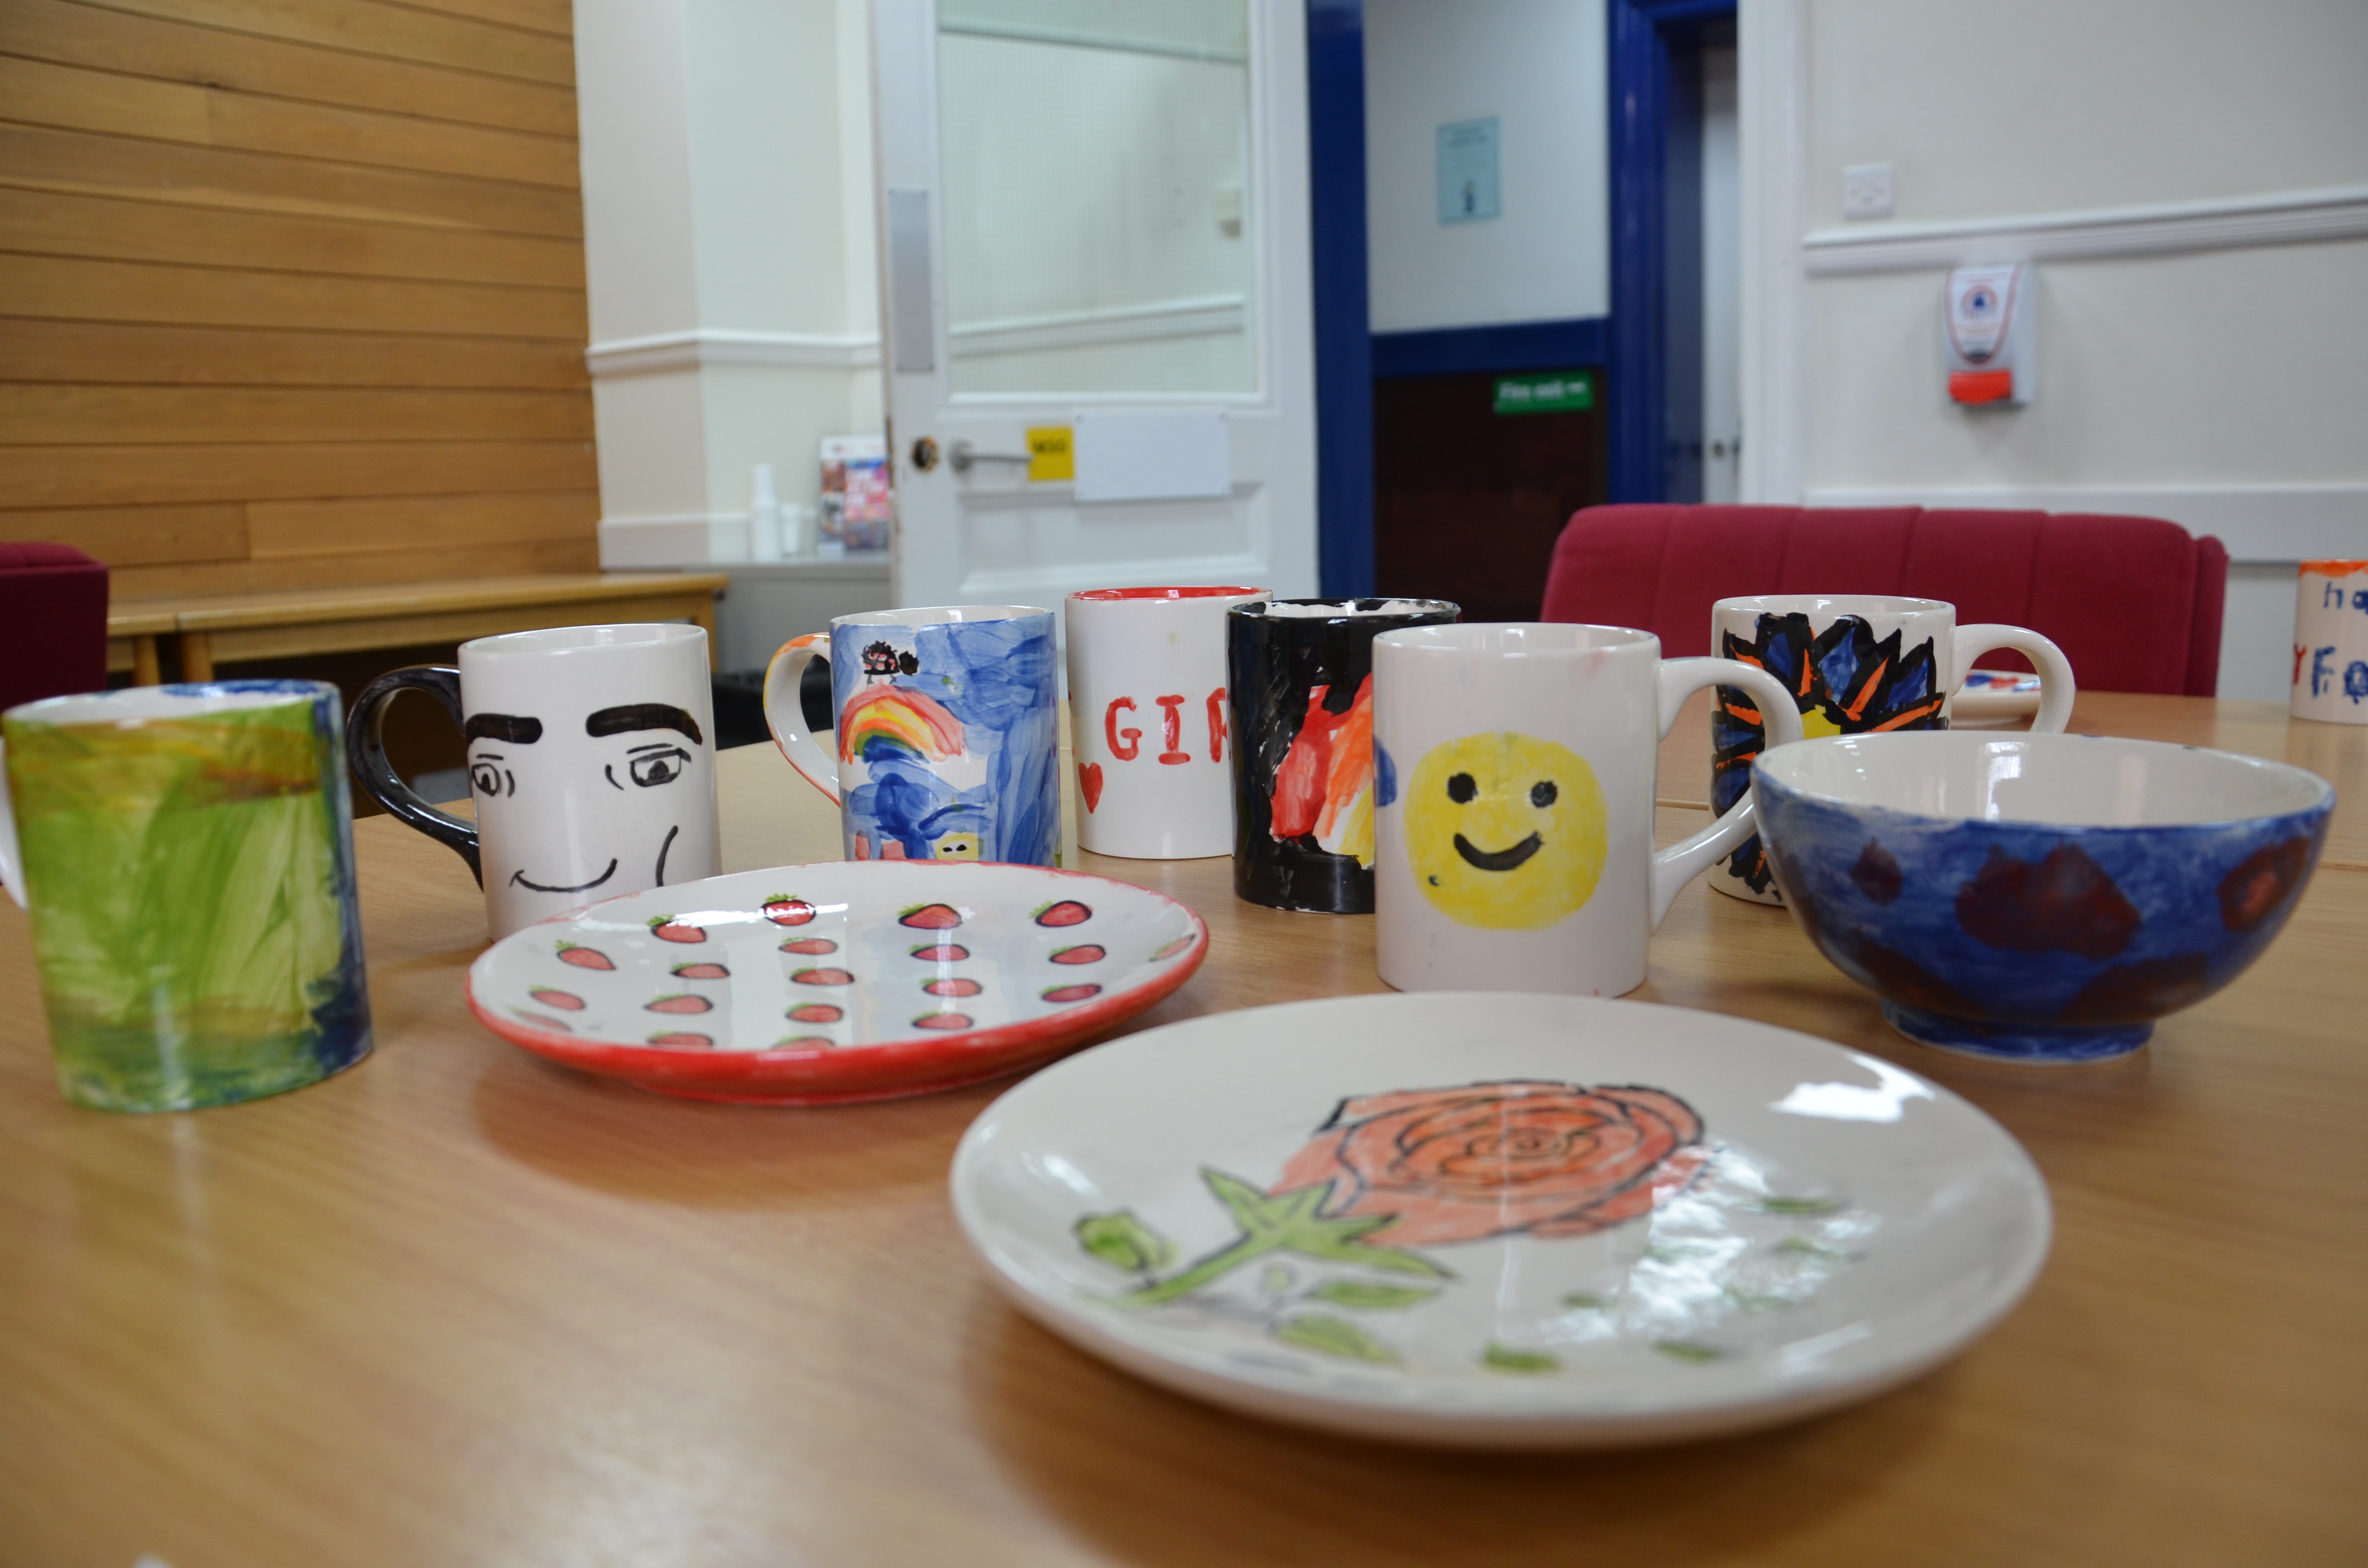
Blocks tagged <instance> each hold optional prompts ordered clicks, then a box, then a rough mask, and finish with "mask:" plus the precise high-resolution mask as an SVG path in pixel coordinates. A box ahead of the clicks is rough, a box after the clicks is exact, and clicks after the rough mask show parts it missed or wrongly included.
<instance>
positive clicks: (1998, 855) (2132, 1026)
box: [1751, 731, 2335, 1062]
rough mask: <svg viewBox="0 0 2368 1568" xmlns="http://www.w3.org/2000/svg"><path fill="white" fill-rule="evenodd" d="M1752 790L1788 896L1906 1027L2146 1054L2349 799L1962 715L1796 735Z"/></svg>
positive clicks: (1988, 1043) (2157, 752)
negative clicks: (2014, 730) (1955, 720)
mask: <svg viewBox="0 0 2368 1568" xmlns="http://www.w3.org/2000/svg"><path fill="white" fill-rule="evenodd" d="M1751 790H1752V799H1753V800H1754V801H1755V802H1757V805H1758V810H1759V833H1760V837H1761V838H1762V839H1763V840H1764V841H1765V843H1766V844H1767V846H1768V858H1769V860H1770V865H1771V866H1772V867H1773V869H1774V870H1775V873H1776V880H1777V882H1778V883H1779V884H1780V885H1781V886H1782V889H1783V891H1784V901H1785V906H1786V907H1787V908H1789V909H1791V910H1792V912H1793V916H1794V918H1796V919H1797V920H1799V921H1800V923H1801V926H1802V929H1804V931H1806V932H1807V933H1808V936H1809V940H1810V941H1811V942H1813V943H1815V944H1816V948H1817V950H1818V951H1820V952H1822V953H1824V954H1825V955H1826V957H1827V958H1828V959H1830V960H1833V962H1834V963H1835V965H1836V966H1837V967H1839V969H1840V970H1841V971H1842V972H1843V973H1845V974H1847V975H1849V976H1850V978H1851V979H1853V980H1855V981H1857V982H1858V983H1861V985H1864V986H1866V987H1868V988H1869V989H1871V990H1873V992H1875V993H1876V994H1878V995H1880V996H1881V997H1882V998H1883V1012H1884V1017H1886V1018H1888V1019H1889V1020H1890V1022H1891V1024H1892V1027H1893V1028H1896V1029H1897V1030H1899V1032H1900V1033H1902V1034H1904V1035H1906V1036H1907V1037H1908V1038H1909V1039H1910V1040H1918V1041H1921V1042H1922V1043H1924V1044H1927V1045H1933V1046H1939V1047H1941V1048H1943V1049H1946V1050H1950V1051H1965V1052H1969V1053H1972V1054H1975V1055H1979V1056H1989V1057H2004V1058H2011V1059H2014V1060H2017V1061H2024V1062H2090V1061H2097V1060H2100V1059H2101V1058H2105V1057H2111V1056H2119V1055H2122V1054H2123V1053H2124V1052H2127V1051H2135V1050H2136V1049H2137V1048H2138V1047H2140V1046H2142V1045H2144V1044H2145V1043H2146V1040H2147V1038H2148V1037H2149V1036H2150V1035H2152V1034H2153V1032H2154V1023H2155V1020H2156V1019H2157V1018H2160V1017H2164V1016H2165V1015H2167V1014H2169V1013H2174V1012H2177V1011H2178V1010H2179V1009H2180V1008H2182V1007H2187V1006H2193V1005H2194V1004H2195V1003H2197V1002H2200V1001H2202V1000H2203V998H2205V997H2206V996H2209V995H2211V994H2213V993H2214V992H2215V991H2217V990H2219V989H2220V988H2221V987H2222V986H2224V985H2226V984H2227V983H2229V982H2230V981H2232V980H2234V979H2236V978H2237V976H2238V975H2239V974H2242V973H2243V972H2244V971H2245V970H2246V969H2247V967H2248V966H2249V965H2250V964H2251V963H2252V961H2253V960H2255V959H2257V958H2259V957H2260V955H2261V952H2262V950H2263V949H2266V948H2267V947H2268V946H2269V945H2270V943H2271V941H2272V940H2273V939H2274V938H2275V937H2276V936H2277V934H2278V932H2279V930H2280V928H2281V927H2283V926H2284V925H2285V922H2286V917H2287V916H2288V915H2290V914H2292V913H2293V911H2294V904H2295V903H2297V902H2298V901H2299V900H2300V898H2301V896H2302V891H2303V887H2304V885H2305V883H2307V882H2308V881H2310V874H2311V871H2312V869H2314V868H2315V867H2316V866H2317V864H2318V854H2319V848H2320V846H2321V844H2322V843H2323V842H2324V841H2325V839H2326V836H2327V823H2328V813H2329V812H2331V811H2333V809H2334V806H2335V790H2334V789H2333V788H2332V787H2331V786H2329V785H2328V782H2327V781H2326V780H2325V779H2323V778H2318V777H2317V775H2315V774H2310V773H2305V772H2304V771H2303V770H2302V769H2300V768H2297V767H2286V766H2285V765H2283V764H2282V763H2274V762H2263V761H2260V760H2259V759H2257V758H2254V757H2248V756H2236V755H2234V754H2233V753H2229V752H2220V751H2207V750H2204V749H2203V748H2201V747H2197V746H2181V745H2169V744H2162V743H2159V742H2155V741H2130V740H2117V739H2111V738H2107V737H2102V736H2097V735H2030V734H2021V735H1996V734H1987V735H1986V734H1980V733H1955V732H1950V731H1928V732H1920V733H1901V734H1884V735H1847V736H1835V737H1832V738H1829V739H1824V740H1813V741H1804V742H1802V743H1800V744H1796V745H1789V746H1782V747H1779V748H1777V749H1776V750H1774V751H1772V752H1770V753H1768V754H1767V755H1765V756H1761V757H1760V758H1759V761H1758V763H1757V764H1756V765H1755V767H1754V768H1753V770H1752V779H1751Z"/></svg>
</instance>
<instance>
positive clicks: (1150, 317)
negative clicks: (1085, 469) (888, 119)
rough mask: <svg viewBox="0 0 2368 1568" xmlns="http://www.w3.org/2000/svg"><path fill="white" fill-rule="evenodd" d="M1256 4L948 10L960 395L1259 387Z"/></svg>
mask: <svg viewBox="0 0 2368 1568" xmlns="http://www.w3.org/2000/svg"><path fill="white" fill-rule="evenodd" d="M1248 56H1249V51H1248V32H1247V13H1246V7H1245V3H1244V0H940V4H939V9H938V108H939V159H940V167H941V171H942V172H941V178H942V181H943V184H942V187H941V188H942V190H943V193H944V202H945V216H944V222H945V231H944V232H945V247H946V257H945V277H946V295H947V313H948V327H949V336H950V338H951V344H950V347H951V360H952V365H951V370H952V389H951V390H952V391H953V392H954V393H955V395H957V396H960V395H962V394H965V393H996V392H1004V393H1012V392H1024V393H1035V392H1255V391H1257V390H1258V385H1257V357H1256V355H1255V354H1254V353H1253V352H1252V343H1253V339H1252V337H1251V332H1252V327H1253V323H1252V319H1251V318H1252V313H1253V312H1252V310H1251V302H1250V301H1251V299H1252V297H1253V294H1254V290H1253V288H1252V277H1253V274H1252V266H1253V260H1252V250H1251V235H1250V232H1249V230H1250V222H1251V216H1252V213H1251V206H1252V203H1251V199H1250V182H1249V155H1250V124H1249V63H1248Z"/></svg>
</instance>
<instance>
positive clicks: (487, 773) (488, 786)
mask: <svg viewBox="0 0 2368 1568" xmlns="http://www.w3.org/2000/svg"><path fill="white" fill-rule="evenodd" d="M469 782H470V783H472V784H473V785H475V786H476V787H477V793H478V794H480V795H485V796H494V795H498V794H500V793H501V792H502V770H501V769H500V768H498V767H495V766H494V765H493V764H492V763H490V762H477V763H472V764H470V766H469Z"/></svg>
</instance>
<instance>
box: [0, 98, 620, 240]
mask: <svg viewBox="0 0 2368 1568" xmlns="http://www.w3.org/2000/svg"><path fill="white" fill-rule="evenodd" d="M0 184H5V185H21V186H26V187H30V188H33V189H36V190H70V191H87V192H90V193H93V194H97V195H108V196H144V197H147V198H149V199H154V200H158V201H186V202H189V203H192V204H195V205H199V206H212V207H241V208H248V209H252V210H257V211H266V212H298V213H308V214H311V215H313V216H314V217H328V218H363V219H370V220H375V221H378V222H397V223H406V222H407V223H426V224H440V225H444V226H448V227H452V228H460V229H474V230H478V231H482V232H484V233H508V234H553V235H558V236H560V237H562V238H565V239H574V240H579V241H580V240H581V239H582V238H583V237H584V201H583V199H582V198H581V197H579V196H578V195H577V194H576V193H575V192H574V191H572V190H556V189H547V188H544V187H539V186H521V185H512V184H505V183H502V182H500V181H495V180H473V179H457V178H454V177H452V176H445V175H427V174H416V173H413V172H410V171H408V170H403V169H376V168H363V167H359V166H357V165H351V164H331V163H315V162H313V161H311V160H308V159H303V158H283V157H276V156H274V155H272V154H270V153H249V152H246V151H244V150H243V149H240V148H235V147H200V146H192V145H188V144H184V143H180V142H149V141H141V140H138V139H135V138H131V137H124V136H108V135H102V134H100V133H98V132H96V131H55V130H51V129H50V128H49V127H46V126H34V125H17V124H0Z"/></svg>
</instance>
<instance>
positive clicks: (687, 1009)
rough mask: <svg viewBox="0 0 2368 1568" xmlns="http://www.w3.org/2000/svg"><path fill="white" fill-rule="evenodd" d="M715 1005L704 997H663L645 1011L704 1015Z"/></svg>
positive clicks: (645, 1008)
mask: <svg viewBox="0 0 2368 1568" xmlns="http://www.w3.org/2000/svg"><path fill="white" fill-rule="evenodd" d="M713 1006H715V1004H714V1003H712V1002H710V1001H709V1000H708V999H707V998H706V997H704V996H688V995H686V996H661V997H659V998H658V999H657V1000H656V1001H655V1002H651V1003H648V1004H646V1005H645V1006H643V1011H644V1012H650V1013H704V1012H706V1011H707V1010H708V1009H710V1008H712V1007H713Z"/></svg>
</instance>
